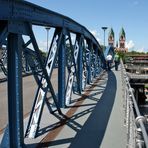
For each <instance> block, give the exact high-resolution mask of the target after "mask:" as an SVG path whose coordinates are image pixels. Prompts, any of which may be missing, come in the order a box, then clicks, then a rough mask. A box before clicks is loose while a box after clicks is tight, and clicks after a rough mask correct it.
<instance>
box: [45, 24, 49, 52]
mask: <svg viewBox="0 0 148 148" xmlns="http://www.w3.org/2000/svg"><path fill="white" fill-rule="evenodd" d="M45 29H46V30H47V52H48V34H49V29H50V27H48V26H47V27H45Z"/></svg>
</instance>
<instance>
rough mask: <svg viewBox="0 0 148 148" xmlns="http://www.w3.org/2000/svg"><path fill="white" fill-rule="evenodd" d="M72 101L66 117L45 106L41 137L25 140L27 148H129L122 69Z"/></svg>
mask: <svg viewBox="0 0 148 148" xmlns="http://www.w3.org/2000/svg"><path fill="white" fill-rule="evenodd" d="M72 98H73V100H72V104H71V105H70V107H67V108H66V109H62V112H63V114H64V115H65V116H66V117H67V118H65V116H61V115H58V114H57V113H55V114H54V115H51V114H50V113H49V111H48V109H47V107H46V106H45V107H44V111H43V116H42V120H41V124H40V129H39V133H38V137H37V138H36V139H28V138H25V144H27V147H36V146H38V147H46V146H50V147H53V148H54V147H55V148H63V147H64V148H65V147H71V148H76V147H85V148H90V147H91V148H98V147H101V148H108V147H110V148H119V147H120V148H122V147H123V148H125V147H126V138H127V137H126V129H125V126H124V108H123V91H122V83H121V72H120V70H119V71H114V69H112V71H109V72H104V74H103V75H102V76H101V78H100V79H97V80H94V83H93V84H92V85H88V86H87V89H86V91H85V92H83V94H82V95H81V96H80V95H77V94H74V95H73V96H72ZM27 120H28V118H25V127H26V123H27ZM1 136H2V135H1ZM1 136H0V139H1V138H2V137H1ZM0 141H1V140H0Z"/></svg>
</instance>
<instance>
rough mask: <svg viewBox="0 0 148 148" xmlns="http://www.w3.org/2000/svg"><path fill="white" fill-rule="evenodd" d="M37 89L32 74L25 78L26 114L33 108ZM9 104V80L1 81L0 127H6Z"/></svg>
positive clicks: (24, 101)
mask: <svg viewBox="0 0 148 148" xmlns="http://www.w3.org/2000/svg"><path fill="white" fill-rule="evenodd" d="M36 89H37V85H36V83H35V81H34V78H33V77H32V76H28V77H25V78H23V98H24V99H23V103H24V107H23V108H24V115H25V114H26V113H28V112H29V111H30V109H31V106H32V102H33V99H34V95H35V90H36ZM7 105H8V101H7V82H4V83H0V129H2V128H4V127H5V126H6V124H7V121H8V120H7V118H8V112H7Z"/></svg>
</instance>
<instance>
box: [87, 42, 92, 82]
mask: <svg viewBox="0 0 148 148" xmlns="http://www.w3.org/2000/svg"><path fill="white" fill-rule="evenodd" d="M88 48H89V55H88V56H89V58H88V65H87V71H88V79H87V83H88V84H90V83H91V79H92V72H91V64H92V44H91V43H89V44H88Z"/></svg>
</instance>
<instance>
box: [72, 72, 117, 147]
mask: <svg viewBox="0 0 148 148" xmlns="http://www.w3.org/2000/svg"><path fill="white" fill-rule="evenodd" d="M116 89H117V82H116V77H115V75H114V73H113V72H112V71H109V72H108V81H107V85H106V88H105V90H104V92H103V94H102V96H101V98H100V101H99V102H98V103H97V105H96V107H95V109H94V110H93V112H92V114H91V115H90V117H89V118H88V120H87V121H86V122H85V124H84V125H83V127H82V129H81V131H79V132H78V133H77V135H76V136H75V138H74V139H73V140H72V142H71V145H70V148H76V147H85V148H90V147H91V148H98V147H99V146H100V145H101V142H102V139H103V137H104V134H105V130H106V127H107V125H108V121H109V117H110V114H111V111H112V107H113V104H114V99H115V95H116Z"/></svg>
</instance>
